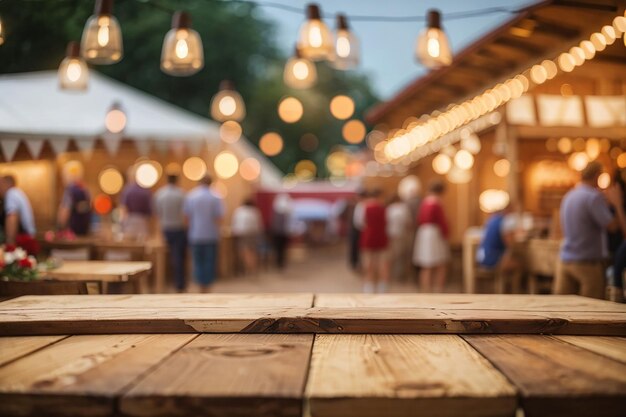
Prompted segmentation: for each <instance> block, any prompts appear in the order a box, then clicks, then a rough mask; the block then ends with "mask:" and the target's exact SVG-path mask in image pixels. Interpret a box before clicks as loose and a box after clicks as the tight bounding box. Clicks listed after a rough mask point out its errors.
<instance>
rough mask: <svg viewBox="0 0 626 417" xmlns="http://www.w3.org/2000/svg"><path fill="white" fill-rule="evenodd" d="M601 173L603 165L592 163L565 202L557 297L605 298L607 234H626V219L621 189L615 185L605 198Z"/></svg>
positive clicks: (557, 272) (556, 289) (584, 170)
mask: <svg viewBox="0 0 626 417" xmlns="http://www.w3.org/2000/svg"><path fill="white" fill-rule="evenodd" d="M601 173H602V165H601V164H600V163H599V162H597V161H592V162H590V163H589V164H588V165H587V167H586V168H585V169H583V171H582V172H581V181H580V183H579V184H578V185H577V186H576V187H574V188H573V189H572V190H571V191H569V192H568V193H567V194H566V195H565V197H563V201H562V202H561V229H562V231H563V245H562V246H561V253H560V259H559V261H558V263H557V268H556V278H555V281H554V291H553V292H554V293H555V294H580V295H583V296H586V297H593V298H600V299H603V298H604V297H605V274H604V271H605V262H606V260H607V258H608V251H607V246H606V240H605V238H606V232H607V231H621V233H622V235H625V234H626V217H625V215H624V206H623V203H624V200H623V195H622V192H621V190H620V188H619V187H617V186H616V185H613V186H611V187H610V188H608V189H607V190H606V192H605V193H604V195H603V193H602V192H601V191H600V190H599V188H598V177H599V176H600V174H601ZM610 206H613V208H614V209H615V215H614V214H613V213H612V212H611V209H610Z"/></svg>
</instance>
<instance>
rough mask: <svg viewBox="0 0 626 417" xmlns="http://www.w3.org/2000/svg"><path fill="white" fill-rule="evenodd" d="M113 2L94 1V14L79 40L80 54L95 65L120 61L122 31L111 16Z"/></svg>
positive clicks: (111, 0)
mask: <svg viewBox="0 0 626 417" xmlns="http://www.w3.org/2000/svg"><path fill="white" fill-rule="evenodd" d="M112 13H113V0H96V6H95V9H94V14H93V15H91V16H90V17H89V19H87V23H85V28H84V29H83V37H82V39H81V45H80V48H81V54H82V56H83V57H84V58H85V59H86V60H87V62H89V63H92V64H96V65H107V64H115V63H116V62H119V61H120V60H121V59H122V55H123V46H122V30H121V29H120V24H119V23H118V21H117V19H116V18H115V16H113V14H112Z"/></svg>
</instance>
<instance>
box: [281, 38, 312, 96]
mask: <svg viewBox="0 0 626 417" xmlns="http://www.w3.org/2000/svg"><path fill="white" fill-rule="evenodd" d="M283 80H284V81H285V84H286V85H287V86H288V87H291V88H298V89H304V88H309V87H312V86H313V85H315V82H316V81H317V69H316V68H315V64H314V63H313V62H311V61H309V60H308V59H306V58H302V55H301V54H300V51H299V50H298V47H296V49H295V52H294V54H293V56H292V57H291V58H289V59H288V60H287V63H286V64H285V70H284V72H283Z"/></svg>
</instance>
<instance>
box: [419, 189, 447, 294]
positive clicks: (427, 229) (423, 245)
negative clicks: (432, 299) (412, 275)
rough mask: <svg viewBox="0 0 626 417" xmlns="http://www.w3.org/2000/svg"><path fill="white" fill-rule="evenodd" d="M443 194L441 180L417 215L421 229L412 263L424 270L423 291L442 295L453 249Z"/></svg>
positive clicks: (421, 276) (421, 288) (421, 272)
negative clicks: (443, 203) (451, 248)
mask: <svg viewBox="0 0 626 417" xmlns="http://www.w3.org/2000/svg"><path fill="white" fill-rule="evenodd" d="M444 192H445V185H444V183H443V182H442V181H440V180H435V181H433V182H432V183H431V184H430V186H429V188H428V195H427V196H426V198H424V201H423V202H422V205H421V206H420V209H419V213H418V215H417V224H418V229H417V233H416V236H415V246H414V250H413V263H414V264H415V265H416V266H419V267H421V270H420V291H421V292H431V291H433V290H434V291H435V292H443V289H444V286H445V283H446V264H447V262H448V259H449V258H450V249H449V247H448V234H449V229H448V222H447V221H446V216H445V213H444V211H443V206H442V203H441V196H442V195H443V193H444Z"/></svg>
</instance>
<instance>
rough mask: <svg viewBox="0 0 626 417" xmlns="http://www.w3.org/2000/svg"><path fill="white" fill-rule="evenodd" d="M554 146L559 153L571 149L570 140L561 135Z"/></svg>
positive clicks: (567, 151) (568, 151)
mask: <svg viewBox="0 0 626 417" xmlns="http://www.w3.org/2000/svg"><path fill="white" fill-rule="evenodd" d="M556 147H557V149H558V150H559V152H561V153H570V152H571V151H572V140H571V139H570V138H565V137H563V138H561V139H559V141H558V142H557V143H556Z"/></svg>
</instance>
